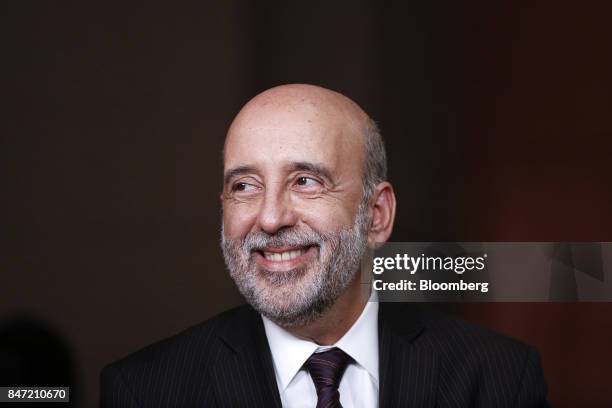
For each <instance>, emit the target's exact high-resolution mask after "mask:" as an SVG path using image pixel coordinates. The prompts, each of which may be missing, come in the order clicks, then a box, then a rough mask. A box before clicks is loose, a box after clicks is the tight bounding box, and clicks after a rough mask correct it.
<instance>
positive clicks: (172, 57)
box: [0, 0, 612, 407]
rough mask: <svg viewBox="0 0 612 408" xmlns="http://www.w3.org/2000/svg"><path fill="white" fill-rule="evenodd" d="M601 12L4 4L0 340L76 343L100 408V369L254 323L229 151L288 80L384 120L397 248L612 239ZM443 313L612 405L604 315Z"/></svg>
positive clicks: (572, 309)
mask: <svg viewBox="0 0 612 408" xmlns="http://www.w3.org/2000/svg"><path fill="white" fill-rule="evenodd" d="M608 4H609V3H608V2H604V1H602V2H589V1H587V2H579V3H578V2H569V1H552V0H543V1H537V2H533V1H510V0H506V1H496V2H491V1H468V2H451V1H446V2H444V1H412V2H401V3H400V2H398V3H397V4H385V3H384V2H375V1H372V0H370V1H366V0H358V1H357V0H356V1H350V2H299V3H298V2H294V3H292V4H290V2H284V1H264V2H254V1H246V0H244V1H238V0H232V1H216V2H192V3H182V4H181V5H176V4H170V2H161V1H156V2H151V1H149V2H142V3H140V4H117V5H110V4H109V3H108V2H104V3H98V4H83V3H82V2H72V3H71V2H12V3H11V4H10V5H9V4H8V3H5V4H3V5H1V6H0V10H1V11H0V15H1V16H2V17H1V18H2V22H1V23H2V24H1V28H0V29H1V30H2V37H1V41H2V48H1V49H2V51H3V55H2V58H3V62H2V67H1V71H0V72H1V73H2V87H1V88H0V89H1V90H2V100H3V102H4V103H3V108H2V114H3V120H2V124H1V126H2V127H1V129H2V131H1V134H0V158H1V162H0V169H1V173H0V174H1V175H2V179H1V184H0V187H1V190H0V191H1V193H0V194H1V196H0V197H1V200H0V202H1V203H2V204H1V206H0V210H1V211H2V221H1V222H2V223H1V225H0V234H1V236H0V238H1V245H2V249H1V251H0V273H1V281H0V328H2V324H3V322H4V323H6V322H10V321H15V319H17V320H19V319H20V320H19V321H26V322H29V323H30V324H34V325H38V327H44V328H46V330H47V332H46V333H47V334H49V335H50V336H51V337H54V338H56V339H59V340H58V341H61V342H63V343H64V344H65V346H66V348H67V350H68V351H67V352H66V355H67V356H68V357H67V359H68V360H69V361H71V363H68V364H67V366H66V367H65V371H68V372H69V374H66V375H68V377H57V378H71V380H68V379H63V380H61V381H70V382H71V384H72V385H73V387H74V390H75V395H74V397H75V402H76V404H74V405H78V406H87V407H89V406H95V405H96V404H97V395H98V375H99V371H100V369H101V367H102V366H103V365H104V364H106V363H108V362H110V361H112V360H115V359H117V358H119V357H122V356H124V355H126V354H128V353H129V352H131V351H134V350H136V349H138V348H140V347H142V346H144V345H146V344H149V343H151V342H153V341H155V340H157V339H161V338H163V337H166V336H169V335H172V334H174V333H176V332H177V331H180V330H181V329H183V328H185V327H187V326H190V325H192V324H195V323H197V322H199V321H202V320H204V319H206V318H208V317H210V316H212V315H214V314H216V313H218V312H220V311H222V310H224V309H226V308H229V307H231V306H234V305H236V304H238V303H240V302H241V298H240V296H239V295H238V293H237V291H236V290H235V289H234V287H233V283H232V282H231V280H230V279H229V278H228V277H227V275H226V272H225V271H224V266H223V261H222V258H221V254H220V250H219V245H218V237H219V218H220V206H219V200H218V192H219V191H220V188H221V156H220V150H221V147H222V143H223V138H224V134H225V130H226V128H227V126H228V125H229V123H230V121H231V119H232V117H233V115H234V114H235V113H236V112H237V110H238V109H239V108H240V107H241V105H242V104H244V103H245V102H246V101H247V100H248V99H249V98H250V97H252V96H253V95H255V94H256V93H257V92H259V91H262V90H264V89H266V88H268V87H271V86H274V85H278V84H282V83H288V82H307V83H314V84H319V85H322V86H325V87H329V88H332V89H335V90H338V91H340V92H342V93H344V94H346V95H348V96H349V97H351V98H353V99H355V100H356V101H357V102H358V103H359V104H361V105H362V106H363V107H364V109H365V110H366V111H367V112H369V113H370V114H371V116H372V117H373V118H375V119H376V120H377V121H378V122H379V123H380V127H381V128H382V131H383V134H384V136H385V138H386V141H387V148H388V151H389V161H390V179H391V181H392V182H393V183H394V184H395V186H396V190H397V195H398V200H399V209H398V219H397V224H396V229H395V232H394V235H393V240H395V241H428V240H463V241H468V240H472V241H504V240H508V241H510V240H514V241H538V240H541V241H561V240H571V241H580V240H584V241H606V240H607V241H610V240H612V232H611V231H612V216H611V213H612V212H611V210H610V207H611V205H610V203H611V202H612V187H611V182H610V179H611V177H610V176H611V173H612V172H611V171H610V169H609V164H610V158H611V153H612V142H611V139H612V78H611V75H610V73H611V72H612V28H611V25H610V23H609V18H610V16H611V15H612V13H611V12H612V7H610V6H609V5H608ZM453 309H454V312H455V313H459V314H461V315H463V316H464V317H466V318H467V319H470V320H473V321H476V322H480V323H482V324H485V325H487V326H489V327H491V328H494V329H496V330H499V331H502V332H504V333H506V334H508V335H511V336H514V337H516V338H519V339H521V340H523V341H525V342H528V343H530V344H533V345H534V346H536V347H538V349H539V350H540V351H541V353H542V358H543V363H544V368H545V373H546V376H547V380H548V383H549V390H550V400H551V402H552V403H553V404H554V405H555V406H557V407H600V406H601V407H603V406H612V392H611V391H610V386H609V385H610V374H609V371H610V366H611V365H612V342H611V339H612V304H610V303H608V304H571V303H566V304H558V303H557V304H488V305H485V304H473V305H466V306H454V308H453ZM7 324H8V323H7ZM5 327H8V326H6V325H5ZM11 327H14V326H11ZM19 327H23V326H19ZM0 332H1V330H0ZM21 333H26V334H25V335H24V336H22V337H18V338H17V340H15V341H14V342H13V343H11V344H17V345H18V346H23V347H25V348H27V347H32V348H34V349H37V350H41V349H44V346H41V345H40V344H36V342H33V343H32V344H30V343H28V341H29V340H32V338H33V337H32V336H34V337H35V338H37V339H39V338H41V337H36V336H38V335H37V334H36V333H40V332H36V331H33V330H22V331H21ZM28 333H29V334H28ZM33 333H34V334H33ZM28 336H30V337H28ZM20 339H21V340H20ZM23 339H26V340H27V339H29V340H28V341H25V340H23ZM7 344H8V343H7ZM49 350H57V348H50V349H49ZM49 353H55V354H56V352H51V351H49ZM55 354H54V355H55ZM0 370H2V368H0ZM4 370H6V368H4ZM5 374H6V373H5ZM50 375H52V374H50ZM3 378H5V377H3ZM41 381H42V380H41ZM64 383H65V382H64ZM1 385H8V384H1Z"/></svg>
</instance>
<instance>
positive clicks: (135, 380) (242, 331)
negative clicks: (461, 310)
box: [101, 304, 547, 408]
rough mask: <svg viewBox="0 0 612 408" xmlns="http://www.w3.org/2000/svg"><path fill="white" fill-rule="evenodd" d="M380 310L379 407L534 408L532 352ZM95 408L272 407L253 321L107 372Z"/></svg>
mask: <svg viewBox="0 0 612 408" xmlns="http://www.w3.org/2000/svg"><path fill="white" fill-rule="evenodd" d="M380 306H381V307H380V308H379V348H380V350H377V351H373V352H378V353H379V356H380V373H379V374H380V375H379V376H380V396H379V399H380V406H381V407H413V408H414V407H496V408H499V407H512V408H516V407H541V406H547V405H546V395H545V394H546V386H545V383H544V378H543V374H542V369H541V366H540V362H539V357H538V354H537V352H536V351H535V350H534V349H532V348H530V347H528V346H526V345H524V344H522V343H519V342H517V341H514V340H512V339H509V338H506V337H503V336H501V335H498V334H495V333H493V332H490V331H488V330H485V329H483V328H480V327H477V326H474V325H470V324H468V323H465V322H462V321H459V320H455V319H452V318H450V317H446V316H442V315H439V314H433V313H425V312H422V311H419V310H418V309H417V307H416V306H415V305H411V304H381V305H380ZM101 384H102V388H101V405H102V406H103V407H141V408H144V407H265V408H268V407H280V406H281V402H280V397H279V394H278V388H277V385H276V379H275V374H274V368H273V363H272V357H271V354H270V349H269V347H268V343H267V339H266V335H265V331H264V328H263V323H262V320H261V317H260V316H259V314H258V313H257V312H255V311H254V310H253V309H252V308H251V307H250V306H247V305H244V306H241V307H238V308H236V309H232V310H230V311H227V312H225V313H223V314H221V315H219V316H217V317H215V318H213V319H211V320H209V321H207V322H205V323H202V324H200V325H198V326H195V327H192V328H190V329H187V330H186V331H184V332H182V333H180V334H178V335H176V336H174V337H171V338H169V339H167V340H163V341H161V342H159V343H156V344H153V345H151V346H148V347H146V348H144V349H143V350H140V351H138V352H136V353H134V354H132V355H130V356H128V357H126V358H124V359H122V360H120V361H118V362H115V363H113V364H111V365H109V366H107V367H106V368H105V369H104V370H103V371H102V376H101Z"/></svg>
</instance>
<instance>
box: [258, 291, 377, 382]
mask: <svg viewBox="0 0 612 408" xmlns="http://www.w3.org/2000/svg"><path fill="white" fill-rule="evenodd" d="M262 319H263V323H264V328H265V331H266V336H267V338H268V344H269V345H270V351H271V352H272V359H273V361H274V369H275V371H276V378H277V381H278V383H279V388H280V390H281V392H282V391H284V390H285V389H286V388H287V386H288V385H289V383H290V382H291V381H292V380H293V378H294V377H295V375H296V374H297V373H298V371H300V369H301V368H302V366H303V365H304V363H305V362H306V360H308V357H310V356H311V355H312V353H315V352H317V351H323V350H325V349H328V348H331V347H338V348H340V349H341V350H343V351H344V352H345V353H346V354H348V355H349V356H351V357H352V358H353V359H354V360H355V362H356V363H357V364H359V365H360V366H362V367H363V368H364V369H365V370H366V371H367V372H368V374H370V376H371V377H372V378H373V379H374V380H375V383H376V384H378V298H377V296H376V292H375V291H372V295H371V296H370V299H369V301H368V302H367V303H366V305H365V307H364V309H363V311H362V312H361V315H360V316H359V318H358V319H357V321H355V323H354V324H353V326H351V328H350V329H349V330H348V331H347V332H346V333H345V334H344V336H342V338H341V339H340V340H338V342H336V344H334V345H333V346H331V347H330V346H325V347H322V346H319V345H317V344H316V343H314V342H312V341H310V340H304V339H300V338H298V337H296V336H294V335H293V334H291V333H289V332H288V331H286V330H285V329H283V328H282V327H280V326H278V325H277V324H276V323H274V322H272V321H271V320H270V319H268V318H267V317H265V316H262Z"/></svg>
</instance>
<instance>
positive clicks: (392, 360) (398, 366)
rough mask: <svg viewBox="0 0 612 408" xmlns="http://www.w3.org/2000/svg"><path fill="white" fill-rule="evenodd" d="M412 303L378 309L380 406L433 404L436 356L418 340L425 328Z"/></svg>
mask: <svg viewBox="0 0 612 408" xmlns="http://www.w3.org/2000/svg"><path fill="white" fill-rule="evenodd" d="M416 308H417V305H414V304H392V303H381V304H380V308H379V319H378V324H379V340H378V341H379V349H380V376H379V377H380V391H379V405H380V407H381V408H388V407H405V406H408V407H433V406H434V405H435V403H436V399H435V396H436V391H437V376H438V371H437V366H438V364H437V359H436V356H435V354H434V353H433V351H432V350H431V349H430V348H428V347H426V346H424V345H422V344H420V343H419V342H418V341H417V340H418V337H419V335H420V334H421V333H422V332H423V330H425V329H424V327H423V325H422V323H421V322H420V320H419V318H418V313H417V311H416Z"/></svg>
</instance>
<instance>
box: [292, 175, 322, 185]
mask: <svg viewBox="0 0 612 408" xmlns="http://www.w3.org/2000/svg"><path fill="white" fill-rule="evenodd" d="M295 183H296V184H297V185H298V186H301V187H315V186H318V185H320V184H321V183H319V182H318V181H317V180H315V179H313V178H312V177H306V176H302V177H298V178H297V180H296V182H295Z"/></svg>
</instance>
